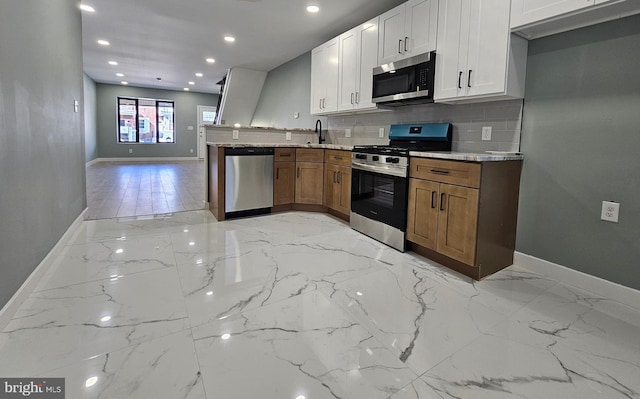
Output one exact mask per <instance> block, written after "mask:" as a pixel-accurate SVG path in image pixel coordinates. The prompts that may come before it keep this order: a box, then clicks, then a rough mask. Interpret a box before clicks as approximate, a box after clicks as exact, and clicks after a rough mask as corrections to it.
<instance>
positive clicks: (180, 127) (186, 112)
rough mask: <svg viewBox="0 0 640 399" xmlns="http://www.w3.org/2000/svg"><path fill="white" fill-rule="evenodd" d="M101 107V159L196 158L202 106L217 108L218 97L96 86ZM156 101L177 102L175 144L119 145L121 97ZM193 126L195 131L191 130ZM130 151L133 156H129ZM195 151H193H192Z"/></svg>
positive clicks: (203, 94) (100, 84)
mask: <svg viewBox="0 0 640 399" xmlns="http://www.w3.org/2000/svg"><path fill="white" fill-rule="evenodd" d="M96 91H97V107H98V118H97V128H98V157H99V158H140V157H196V156H197V155H198V147H197V143H198V141H197V135H198V112H197V106H198V105H209V106H214V107H215V106H216V105H217V103H218V95H217V94H205V93H196V92H185V91H170V90H158V89H148V88H140V87H131V86H121V85H109V84H102V83H98V84H96ZM119 96H120V97H138V98H155V99H162V100H173V101H175V107H176V108H175V123H176V142H175V144H119V143H118V141H117V135H116V132H117V130H116V129H117V122H118V121H117V120H118V114H117V103H118V97H119ZM188 126H193V130H188V129H187V127H188ZM129 148H131V149H133V154H129ZM192 149H193V152H191V151H190V150H192Z"/></svg>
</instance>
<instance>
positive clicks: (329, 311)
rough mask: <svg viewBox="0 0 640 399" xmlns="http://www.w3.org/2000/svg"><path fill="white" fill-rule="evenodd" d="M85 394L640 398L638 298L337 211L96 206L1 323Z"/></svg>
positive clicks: (27, 366)
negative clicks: (622, 300)
mask: <svg viewBox="0 0 640 399" xmlns="http://www.w3.org/2000/svg"><path fill="white" fill-rule="evenodd" d="M0 376H2V377H17V376H21V377H24V376H47V377H65V378H66V389H67V397H73V398H98V397H99V398H107V399H112V398H150V397H153V398H172V399H173V398H189V399H196V398H198V399H205V398H210V399H212V398H219V397H224V398H242V399H244V398H256V397H259V398H263V399H282V398H284V399H296V398H300V397H301V396H302V397H304V398H305V399H325V398H326V399H329V398H332V399H336V398H340V399H347V398H354V399H360V398H367V399H369V398H391V399H407V398H411V399H432V398H449V399H454V398H456V399H457V398H473V399H477V398H492V399H493V398H531V399H534V398H535V399H537V398H563V399H565V398H579V399H584V398H599V399H600V398H607V399H609V398H612V399H617V398H640V312H638V311H636V310H634V309H631V308H628V307H625V306H624V305H621V304H619V303H616V302H614V301H611V300H608V299H607V298H602V297H599V296H598V295H595V294H593V293H588V292H584V291H581V290H579V289H576V288H572V287H567V286H564V285H562V284H560V283H557V282H555V281H551V280H549V279H547V278H544V277H543V276H540V275H537V274H535V273H531V272H529V271H526V270H524V269H519V268H517V267H515V266H512V267H510V268H508V269H505V270H503V271H501V272H499V273H497V274H495V275H493V276H491V277H489V278H488V279H486V280H484V281H481V282H474V281H472V280H470V279H468V278H466V277H464V276H461V275H459V274H456V273H454V272H451V271H449V270H448V269H445V268H442V267H440V266H439V265H437V264H435V263H433V262H431V261H429V260H427V259H425V258H422V257H419V256H416V255H414V254H412V253H400V252H397V251H395V250H393V249H391V248H389V247H386V246H384V245H382V244H380V243H378V242H376V241H374V240H371V239H369V238H368V237H366V236H364V235H361V234H359V233H357V232H355V231H353V230H351V229H350V228H349V226H348V225H346V224H344V223H343V222H341V221H339V220H337V219H334V218H333V217H331V216H329V215H326V214H318V213H304V212H291V213H282V214H274V215H267V216H261V217H255V218H247V219H236V220H229V221H225V222H217V221H216V220H215V219H214V218H213V217H212V216H211V214H210V213H209V212H208V211H191V212H181V213H175V214H169V215H162V216H150V217H135V218H120V219H104V220H92V221H86V222H83V224H82V226H81V227H80V229H79V230H78V231H77V232H76V233H75V235H74V237H73V239H72V242H71V243H69V245H68V246H67V247H66V248H65V249H64V250H63V251H62V252H61V254H60V256H59V257H58V258H57V259H55V260H54V262H53V263H52V266H51V268H50V270H49V271H48V273H47V274H46V275H45V276H44V278H43V279H42V280H41V281H40V283H39V285H38V287H37V288H36V289H35V290H34V292H33V293H32V294H31V296H30V297H29V299H28V300H27V301H26V302H25V303H24V304H23V306H22V307H21V308H20V310H19V311H18V313H17V314H16V315H15V317H14V318H13V319H12V321H11V322H10V323H9V325H8V326H7V327H6V328H5V330H4V331H3V332H2V333H1V334H0Z"/></svg>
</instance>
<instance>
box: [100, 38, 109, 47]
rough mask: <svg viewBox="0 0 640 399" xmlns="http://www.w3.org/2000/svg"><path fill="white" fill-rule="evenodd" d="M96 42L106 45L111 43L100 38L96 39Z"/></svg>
mask: <svg viewBox="0 0 640 399" xmlns="http://www.w3.org/2000/svg"><path fill="white" fill-rule="evenodd" d="M98 44H100V45H102V46H108V45H110V44H111V43H109V42H108V41H107V40H103V39H100V40H98Z"/></svg>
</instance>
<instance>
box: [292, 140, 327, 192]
mask: <svg viewBox="0 0 640 399" xmlns="http://www.w3.org/2000/svg"><path fill="white" fill-rule="evenodd" d="M301 160H304V162H301ZM299 161H300V162H299ZM323 162H324V150H322V149H315V148H296V181H295V203H296V204H308V205H322V199H323V191H324V184H323V178H324V163H323Z"/></svg>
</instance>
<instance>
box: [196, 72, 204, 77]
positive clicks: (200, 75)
mask: <svg viewBox="0 0 640 399" xmlns="http://www.w3.org/2000/svg"><path fill="white" fill-rule="evenodd" d="M196 76H197V77H199V78H201V77H203V76H204V75H203V74H202V72H196Z"/></svg>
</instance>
